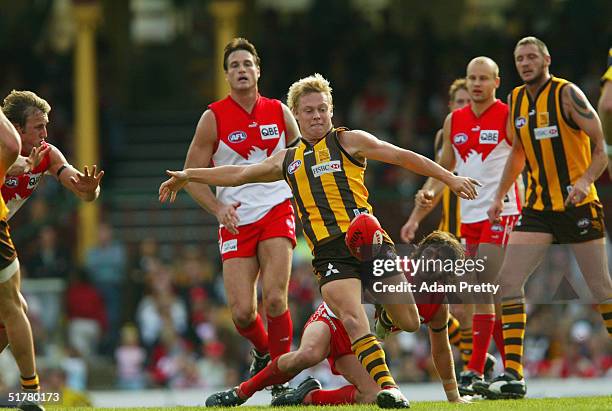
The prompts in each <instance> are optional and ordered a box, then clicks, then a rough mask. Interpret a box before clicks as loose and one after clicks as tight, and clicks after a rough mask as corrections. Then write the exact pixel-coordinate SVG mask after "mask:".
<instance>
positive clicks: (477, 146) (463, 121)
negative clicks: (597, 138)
mask: <svg viewBox="0 0 612 411" xmlns="http://www.w3.org/2000/svg"><path fill="white" fill-rule="evenodd" d="M466 81H467V89H468V93H469V94H470V99H471V101H470V104H469V105H468V106H465V107H463V108H461V109H459V110H455V111H453V112H452V113H450V114H449V115H448V116H447V117H446V120H445V122H444V128H443V143H442V153H441V155H440V159H439V164H440V165H441V166H442V167H445V168H446V169H448V170H454V171H455V173H456V174H458V175H460V176H464V177H472V178H475V179H477V180H478V181H480V182H481V183H482V187H481V188H479V197H478V198H477V199H476V200H474V201H462V202H461V237H462V238H463V240H464V241H465V244H466V246H467V249H468V254H469V255H471V256H472V257H478V258H485V256H486V261H487V263H486V264H485V267H486V269H485V271H483V272H482V273H479V274H478V278H477V279H475V281H476V282H477V283H484V282H493V281H494V280H495V278H496V277H497V273H498V271H499V267H500V266H501V260H502V256H503V249H502V247H503V246H504V245H505V244H506V242H507V241H508V235H509V233H510V231H511V230H512V227H513V226H514V224H515V223H516V221H517V219H518V216H519V213H520V200H519V185H518V184H517V182H516V181H515V182H514V183H513V184H512V187H511V188H510V190H508V192H507V193H506V197H505V199H504V208H503V210H502V213H501V219H500V220H499V221H496V222H494V223H490V222H489V221H488V216H487V210H488V208H489V204H490V201H491V200H492V199H493V197H494V195H495V191H496V189H497V186H498V185H499V181H500V178H501V174H500V170H502V169H503V167H504V164H505V163H506V159H507V158H508V156H509V155H510V152H511V150H512V139H511V135H510V134H509V133H507V130H506V127H507V120H508V106H507V105H506V104H505V103H503V102H502V101H500V100H498V99H497V98H496V96H495V92H496V90H497V88H498V87H499V84H500V78H499V68H498V66H497V64H496V63H495V61H493V60H492V59H490V58H489V57H484V56H481V57H476V58H474V59H472V60H471V61H470V63H469V64H468V66H467V74H466ZM443 188H444V186H443V185H440V184H437V182H436V181H434V180H432V179H429V180H427V182H426V183H425V185H424V186H423V189H421V190H420V191H419V193H418V194H417V199H416V200H417V203H418V204H419V205H420V207H415V209H414V210H413V211H412V215H411V216H410V219H409V220H413V221H417V222H418V221H421V220H422V219H423V218H424V217H425V216H426V215H427V214H428V213H429V212H430V210H431V205H432V204H434V201H435V199H436V198H437V197H438V196H440V195H441V194H442V191H443ZM472 329H473V350H472V356H471V358H470V360H469V363H468V365H467V369H466V370H465V371H464V372H462V373H461V378H460V381H459V392H460V393H461V394H462V395H473V394H474V393H475V392H474V390H473V387H472V383H473V382H475V381H480V380H482V378H483V372H484V365H485V362H486V354H487V351H488V348H489V344H490V342H491V336H494V337H495V342H496V345H497V347H498V349H499V351H500V353H501V355H502V358H503V357H504V354H505V353H504V343H503V333H502V329H501V321H500V318H498V321H495V308H494V305H493V296H485V295H483V296H482V298H481V299H479V300H478V301H477V304H474V315H473V317H472Z"/></svg>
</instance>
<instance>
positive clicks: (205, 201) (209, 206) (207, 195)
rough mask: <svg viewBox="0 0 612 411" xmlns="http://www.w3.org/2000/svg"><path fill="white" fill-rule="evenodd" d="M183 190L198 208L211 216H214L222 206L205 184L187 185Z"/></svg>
mask: <svg viewBox="0 0 612 411" xmlns="http://www.w3.org/2000/svg"><path fill="white" fill-rule="evenodd" d="M185 190H186V191H187V192H188V193H189V195H190V196H191V198H193V199H194V201H195V202H196V203H198V205H199V206H200V207H202V208H203V209H204V210H206V211H208V212H209V213H211V214H214V215H216V214H217V211H218V210H219V208H220V207H221V206H222V205H223V203H221V202H220V201H219V200H218V199H217V197H215V194H214V193H213V191H212V190H211V188H210V187H209V186H208V185H207V184H197V183H189V184H187V185H186V186H185Z"/></svg>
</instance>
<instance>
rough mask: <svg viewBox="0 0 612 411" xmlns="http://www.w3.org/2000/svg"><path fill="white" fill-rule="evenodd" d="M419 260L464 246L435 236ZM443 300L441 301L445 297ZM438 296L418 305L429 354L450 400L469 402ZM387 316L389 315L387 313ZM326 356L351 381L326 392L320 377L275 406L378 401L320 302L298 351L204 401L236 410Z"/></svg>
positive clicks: (458, 253)
mask: <svg viewBox="0 0 612 411" xmlns="http://www.w3.org/2000/svg"><path fill="white" fill-rule="evenodd" d="M416 253H417V255H418V256H421V255H422V256H424V257H427V258H430V256H439V258H463V249H462V248H461V245H460V244H459V243H458V242H457V240H455V239H454V238H453V237H452V236H451V235H449V234H447V233H442V232H438V231H436V232H434V233H432V234H430V235H429V236H428V237H426V238H425V239H424V240H423V241H422V242H421V243H420V244H419V247H418V249H417V251H416ZM442 298H443V297H442ZM438 299H439V295H432V298H431V301H428V303H427V304H417V308H418V309H419V314H420V315H421V317H423V318H424V319H425V321H424V322H425V323H426V324H427V325H428V326H429V334H430V338H431V353H432V356H433V360H434V364H435V366H436V369H437V370H438V374H439V375H440V379H441V380H442V384H443V386H444V391H445V393H446V397H447V398H448V400H449V401H450V402H457V403H465V402H468V401H467V400H465V399H464V398H461V397H460V396H459V391H458V389H457V381H456V379H455V372H454V364H453V356H452V353H451V348H450V344H449V342H448V333H447V323H448V304H442V303H439V302H437V301H438ZM384 315H386V314H384ZM325 358H327V360H328V361H329V364H330V366H331V370H332V372H333V373H334V374H339V375H342V376H343V377H344V378H346V380H347V381H348V382H349V383H350V385H346V386H344V387H341V388H338V389H335V390H323V389H321V384H320V383H319V381H317V380H316V379H314V378H312V377H309V378H307V379H306V380H304V381H303V382H302V383H301V384H300V385H299V386H298V387H297V388H294V389H290V390H288V391H287V392H286V393H284V394H281V395H279V396H278V397H276V398H274V399H273V400H272V405H274V406H284V405H298V404H309V405H336V404H355V403H361V404H369V403H374V402H375V401H376V396H377V394H378V392H379V391H380V388H379V386H378V384H376V382H375V381H374V380H373V379H372V377H371V376H370V374H369V373H368V372H367V371H366V370H365V369H364V368H363V367H362V366H361V363H360V362H359V360H358V359H357V357H356V356H355V355H354V353H353V352H352V350H351V342H350V339H349V337H348V335H347V333H346V330H345V329H344V326H343V325H342V322H340V321H339V320H338V318H337V317H336V316H335V315H334V313H333V312H332V311H331V310H330V309H329V307H328V306H327V305H326V304H325V303H321V304H320V305H319V307H318V308H317V310H316V311H315V312H314V314H312V315H311V317H310V319H309V320H308V322H307V323H306V325H305V326H304V331H303V334H302V339H301V342H300V347H299V348H298V350H297V351H293V352H289V353H286V354H283V355H281V356H280V357H278V358H276V359H275V360H273V361H272V362H271V363H270V364H268V366H267V367H266V368H264V369H263V370H262V371H260V372H259V373H258V374H256V375H255V376H254V377H253V378H251V379H249V380H247V381H245V382H243V383H242V384H240V385H239V386H238V387H234V388H231V389H229V390H227V391H222V392H218V393H215V394H213V395H211V396H210V397H208V399H207V400H206V405H207V406H237V405H240V404H243V403H244V402H245V401H246V400H247V399H248V398H250V397H251V396H252V395H253V394H255V392H257V391H259V390H262V389H263V388H265V387H267V386H270V385H273V384H282V383H284V382H287V381H289V380H291V379H292V378H293V377H294V376H296V375H297V374H299V373H300V372H301V371H303V370H305V369H307V368H309V367H312V366H314V365H316V364H318V363H319V362H321V361H323V360H324V359H325Z"/></svg>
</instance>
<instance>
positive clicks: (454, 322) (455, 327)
mask: <svg viewBox="0 0 612 411" xmlns="http://www.w3.org/2000/svg"><path fill="white" fill-rule="evenodd" d="M459 326H460V324H459V320H458V319H456V318H455V317H453V316H452V315H451V316H449V318H448V341H450V343H451V344H452V345H454V346H455V347H457V348H458V347H459V343H460V341H461V333H460V330H459Z"/></svg>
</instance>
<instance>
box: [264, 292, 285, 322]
mask: <svg viewBox="0 0 612 411" xmlns="http://www.w3.org/2000/svg"><path fill="white" fill-rule="evenodd" d="M264 306H265V309H266V313H268V314H269V315H271V316H272V317H276V316H278V315H281V314H282V313H284V312H285V311H287V298H286V297H285V296H284V295H282V294H281V293H278V294H274V295H271V296H266V297H265V300H264Z"/></svg>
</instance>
